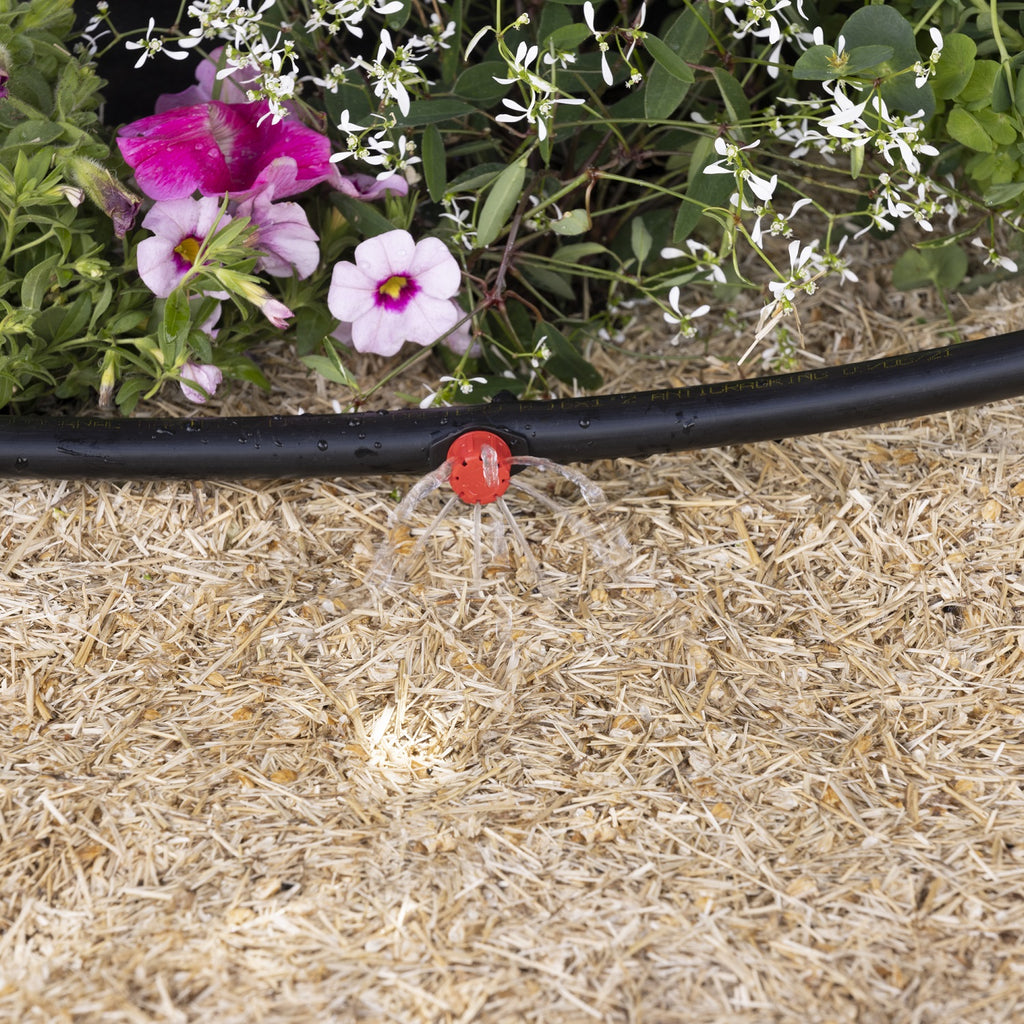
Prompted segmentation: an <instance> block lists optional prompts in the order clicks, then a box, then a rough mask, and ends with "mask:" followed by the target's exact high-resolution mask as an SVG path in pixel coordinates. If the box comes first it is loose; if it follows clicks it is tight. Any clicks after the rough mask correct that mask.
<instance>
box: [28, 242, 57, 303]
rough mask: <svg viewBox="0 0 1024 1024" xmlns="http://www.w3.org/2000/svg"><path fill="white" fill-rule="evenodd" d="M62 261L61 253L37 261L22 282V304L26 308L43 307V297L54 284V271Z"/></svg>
mask: <svg viewBox="0 0 1024 1024" xmlns="http://www.w3.org/2000/svg"><path fill="white" fill-rule="evenodd" d="M59 262H60V253H54V255H53V256H50V257H49V258H47V259H45V260H43V261H42V262H41V263H37V264H36V265H35V266H34V267H33V268H32V269H31V270H30V271H29V272H28V273H27V274H26V275H25V279H24V280H23V281H22V282H21V305H22V307H23V308H24V309H42V307H43V299H44V298H45V297H46V293H47V292H48V291H49V290H50V287H51V286H52V285H53V284H54V272H55V271H56V269H57V264H58V263H59Z"/></svg>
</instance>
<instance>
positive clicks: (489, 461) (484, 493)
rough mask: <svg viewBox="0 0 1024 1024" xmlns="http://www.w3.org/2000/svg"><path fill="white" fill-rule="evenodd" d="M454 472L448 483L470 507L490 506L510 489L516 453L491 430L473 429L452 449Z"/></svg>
mask: <svg viewBox="0 0 1024 1024" xmlns="http://www.w3.org/2000/svg"><path fill="white" fill-rule="evenodd" d="M448 462H449V463H450V465H451V467H452V470H451V474H450V476H449V477H448V482H449V483H450V484H451V485H452V490H453V491H454V492H455V493H456V494H457V495H458V496H459V498H461V499H462V500H463V501H464V502H465V503H466V504H467V505H490V504H492V503H493V502H495V501H497V500H498V499H499V498H500V497H501V496H502V495H503V494H504V493H505V492H506V491H507V490H508V483H509V480H510V478H511V467H512V452H511V451H510V450H509V447H508V445H507V444H505V442H504V441H503V440H502V439H501V438H500V437H498V435H497V434H492V433H491V432H490V431H488V430H471V431H469V433H467V434H462V435H461V436H460V437H457V438H456V439H455V440H454V441H453V442H452V446H451V447H450V448H449V449H448Z"/></svg>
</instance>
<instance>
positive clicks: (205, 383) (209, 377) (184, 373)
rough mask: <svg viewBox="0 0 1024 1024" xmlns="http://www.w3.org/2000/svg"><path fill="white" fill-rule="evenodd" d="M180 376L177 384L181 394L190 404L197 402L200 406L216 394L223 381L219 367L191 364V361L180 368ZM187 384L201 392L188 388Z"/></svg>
mask: <svg viewBox="0 0 1024 1024" xmlns="http://www.w3.org/2000/svg"><path fill="white" fill-rule="evenodd" d="M180 376H181V380H179V381H178V384H179V386H180V387H181V393H182V394H183V395H184V396H185V397H186V398H187V399H188V400H189V401H190V402H197V403H199V404H200V405H202V404H203V403H204V402H205V401H206V399H207V398H209V397H211V396H212V395H215V394H216V393H217V388H218V387H220V383H221V381H222V380H223V379H224V374H223V373H221V371H220V367H218V366H213V365H212V364H210V363H193V362H191V361H190V362H187V363H185V364H184V365H183V366H182V368H181V374H180ZM189 384H196V385H198V386H199V387H200V388H202V389H203V390H202V391H197V390H196V389H195V388H193V387H189ZM203 392H206V393H205V394H204V393H203Z"/></svg>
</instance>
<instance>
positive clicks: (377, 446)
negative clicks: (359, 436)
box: [373, 441, 382, 448]
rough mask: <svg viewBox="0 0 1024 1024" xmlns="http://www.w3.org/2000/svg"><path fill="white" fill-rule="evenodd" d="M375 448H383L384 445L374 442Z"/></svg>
mask: <svg viewBox="0 0 1024 1024" xmlns="http://www.w3.org/2000/svg"><path fill="white" fill-rule="evenodd" d="M373 447H374V448H380V447H382V445H381V443H380V441H374V442H373Z"/></svg>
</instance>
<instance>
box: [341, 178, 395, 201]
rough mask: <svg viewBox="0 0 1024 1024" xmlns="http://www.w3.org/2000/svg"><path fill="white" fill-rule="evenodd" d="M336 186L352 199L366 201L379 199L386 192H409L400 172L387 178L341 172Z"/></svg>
mask: <svg viewBox="0 0 1024 1024" xmlns="http://www.w3.org/2000/svg"><path fill="white" fill-rule="evenodd" d="M336 188H337V189H338V191H339V192H343V193H344V194H345V195H347V196H351V197H352V198H353V199H362V200H363V201H364V202H367V203H369V202H372V201H373V200H374V199H380V197H381V196H382V195H384V194H385V193H387V192H390V193H391V194H392V195H395V196H407V195H408V194H409V183H408V182H407V181H406V180H405V178H403V177H402V176H401V175H400V174H392V175H390V176H389V177H387V178H375V177H374V176H373V175H372V174H349V175H344V174H343V175H342V176H341V181H340V182H339V184H338V185H337V186H336Z"/></svg>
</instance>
